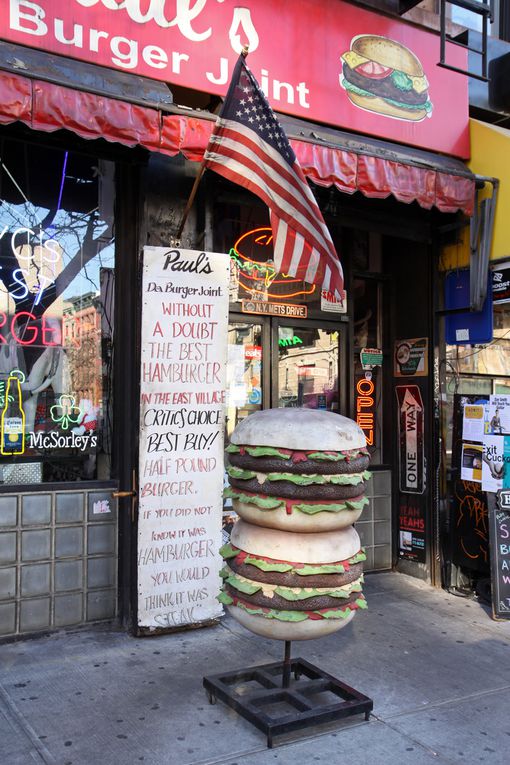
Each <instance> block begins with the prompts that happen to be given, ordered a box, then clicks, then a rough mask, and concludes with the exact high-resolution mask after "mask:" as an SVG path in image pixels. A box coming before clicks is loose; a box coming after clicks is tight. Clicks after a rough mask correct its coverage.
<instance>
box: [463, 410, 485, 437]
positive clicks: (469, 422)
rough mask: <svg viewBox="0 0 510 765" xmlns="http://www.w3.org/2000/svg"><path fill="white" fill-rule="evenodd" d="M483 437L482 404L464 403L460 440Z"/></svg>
mask: <svg viewBox="0 0 510 765" xmlns="http://www.w3.org/2000/svg"><path fill="white" fill-rule="evenodd" d="M483 437H484V406H483V404H466V405H465V406H464V414H463V417H462V440H463V441H480V442H481V441H483Z"/></svg>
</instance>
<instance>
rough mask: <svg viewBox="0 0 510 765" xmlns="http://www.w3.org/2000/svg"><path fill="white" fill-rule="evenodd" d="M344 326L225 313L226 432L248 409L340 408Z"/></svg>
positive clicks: (250, 411) (343, 388)
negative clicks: (226, 351) (226, 329)
mask: <svg viewBox="0 0 510 765" xmlns="http://www.w3.org/2000/svg"><path fill="white" fill-rule="evenodd" d="M346 354H347V332H346V326H345V325H343V324H340V323H339V322H334V321H333V322H328V321H307V320H303V321H299V320H298V321H296V320H295V319H294V320H289V319H283V318H279V317H278V318H277V317H270V316H264V317H260V316H250V315H248V314H238V313H231V315H230V323H229V338H228V359H227V404H226V418H225V419H226V438H227V439H228V438H229V437H230V435H231V434H232V432H233V430H234V428H235V427H236V426H237V425H238V423H239V422H240V421H241V420H243V419H244V418H245V417H247V416H248V415H250V414H253V413H254V412H256V411H258V410H260V409H269V408H272V407H274V408H276V407H306V408H309V409H323V410H326V411H331V412H337V413H339V414H346V407H347V379H348V378H347V372H346V358H347V355H346Z"/></svg>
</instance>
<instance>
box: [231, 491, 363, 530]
mask: <svg viewBox="0 0 510 765" xmlns="http://www.w3.org/2000/svg"><path fill="white" fill-rule="evenodd" d="M232 507H233V508H234V510H235V512H236V513H237V514H238V515H239V516H240V517H241V518H243V520H245V521H248V522H249V523H253V524H255V526H264V527H265V528H270V529H281V530H282V531H298V532H299V531H301V532H305V533H310V532H313V531H334V530H335V529H345V528H346V527H347V526H351V525H352V524H353V523H356V521H357V520H358V518H359V517H360V515H361V513H362V512H363V509H361V510H339V511H338V512H336V513H333V512H329V511H327V510H325V511H322V512H320V513H314V514H313V515H308V514H307V513H301V512H300V511H299V510H293V511H292V513H291V514H290V515H288V514H287V512H286V510H285V508H284V507H279V508H277V509H276V510H260V509H259V508H258V507H256V505H250V504H248V503H247V502H241V501H240V500H239V499H233V500H232Z"/></svg>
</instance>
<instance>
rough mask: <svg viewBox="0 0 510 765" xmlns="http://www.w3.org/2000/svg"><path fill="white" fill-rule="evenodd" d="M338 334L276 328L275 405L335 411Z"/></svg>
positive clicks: (294, 327) (297, 326)
mask: <svg viewBox="0 0 510 765" xmlns="http://www.w3.org/2000/svg"><path fill="white" fill-rule="evenodd" d="M338 360H339V334H338V332H337V331H336V330H329V329H322V328H317V329H309V328H305V327H302V326H300V325H295V326H293V327H279V328H278V406H281V407H302V406H304V407H307V408H309V409H327V410H328V411H332V412H334V411H338V409H339V406H338V394H339V390H338Z"/></svg>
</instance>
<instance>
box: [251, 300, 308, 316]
mask: <svg viewBox="0 0 510 765" xmlns="http://www.w3.org/2000/svg"><path fill="white" fill-rule="evenodd" d="M241 311H242V313H257V314H263V315H265V316H283V317H284V318H286V319H290V318H292V319H306V317H307V316H308V308H307V307H306V305H291V304H290V303H271V302H269V301H268V302H263V301H258V300H243V301H242V302H241Z"/></svg>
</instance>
